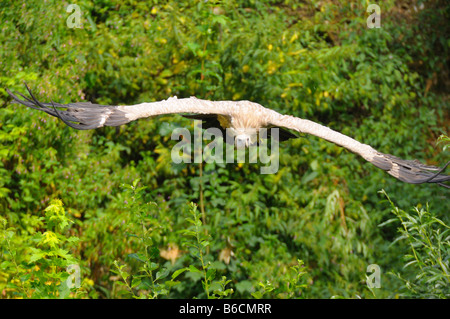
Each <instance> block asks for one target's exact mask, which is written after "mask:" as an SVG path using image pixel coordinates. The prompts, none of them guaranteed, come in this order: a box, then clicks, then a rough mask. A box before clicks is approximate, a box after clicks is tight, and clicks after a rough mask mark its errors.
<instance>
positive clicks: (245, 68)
mask: <svg viewBox="0 0 450 319" xmlns="http://www.w3.org/2000/svg"><path fill="white" fill-rule="evenodd" d="M248 70H250V67H249V66H248V65H247V64H246V65H244V66H243V67H242V72H244V73H247V72H248Z"/></svg>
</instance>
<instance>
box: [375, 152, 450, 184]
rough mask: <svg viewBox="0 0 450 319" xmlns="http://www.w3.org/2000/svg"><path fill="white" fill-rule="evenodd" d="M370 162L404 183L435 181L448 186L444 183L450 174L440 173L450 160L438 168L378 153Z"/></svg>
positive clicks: (449, 178) (448, 179) (449, 163)
mask: <svg viewBox="0 0 450 319" xmlns="http://www.w3.org/2000/svg"><path fill="white" fill-rule="evenodd" d="M371 163H372V164H374V165H375V166H376V167H378V168H381V169H383V170H385V171H386V172H387V173H388V174H390V175H392V176H394V177H395V178H397V179H399V180H401V181H403V182H406V183H410V184H423V183H436V184H438V185H440V186H443V187H446V188H450V187H449V186H448V185H446V184H444V183H445V182H448V181H450V176H449V175H444V174H442V172H444V171H445V169H446V168H447V167H448V166H449V165H450V161H449V162H448V163H447V164H446V165H444V167H442V168H439V167H436V166H431V165H425V164H422V163H420V162H419V161H417V160H403V159H401V158H398V157H396V156H393V155H390V154H383V153H378V154H377V155H376V156H374V158H373V159H372V160H371Z"/></svg>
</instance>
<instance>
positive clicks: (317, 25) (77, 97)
mask: <svg viewBox="0 0 450 319" xmlns="http://www.w3.org/2000/svg"><path fill="white" fill-rule="evenodd" d="M421 3H423V4H424V9H420V7H421V6H420V4H421ZM77 4H78V5H79V6H80V9H81V13H82V15H81V28H69V27H68V26H67V24H66V22H67V19H68V17H69V16H70V14H71V13H68V12H66V10H65V9H66V7H67V5H68V3H67V2H60V1H38V0H30V1H16V2H14V3H11V4H8V5H0V15H1V17H2V20H1V24H0V42H1V43H2V50H0V216H1V218H2V221H5V222H2V225H3V226H2V227H3V228H2V229H3V230H2V237H1V238H2V239H1V240H2V244H1V245H2V246H1V249H2V251H1V259H0V265H2V268H1V269H0V293H1V294H0V295H1V296H2V298H17V297H39V296H41V297H61V294H60V291H59V290H58V289H59V288H57V287H60V286H58V285H57V283H58V282H64V278H66V276H68V274H67V273H66V272H65V268H64V267H66V265H67V264H69V263H70V262H72V261H71V259H70V257H69V256H72V257H73V258H75V259H76V260H77V262H79V265H80V268H81V273H82V275H83V278H84V279H83V280H82V288H80V289H82V290H83V291H85V292H86V293H85V294H84V295H81V291H80V290H77V291H73V290H71V292H70V293H69V294H68V295H67V296H69V297H70V296H73V297H80V296H83V297H89V298H97V297H103V298H119V297H139V298H141V297H142V298H143V297H145V298H156V297H158V298H206V297H208V296H209V297H217V298H219V297H222V298H230V297H232V298H251V297H262V298H294V297H301V298H303V297H311V298H329V297H331V296H341V297H344V298H352V297H355V296H359V297H361V298H372V297H374V296H375V297H377V298H383V297H390V296H392V295H395V294H396V293H398V292H399V291H400V290H401V289H403V288H402V287H403V286H404V285H403V283H402V282H401V281H400V282H399V281H398V280H396V279H395V277H390V278H385V277H383V288H382V289H378V290H376V289H375V290H374V294H375V295H374V294H373V293H372V292H371V291H369V290H368V289H367V288H366V286H365V285H364V284H362V282H364V278H365V275H366V268H367V265H369V264H372V263H377V264H378V265H380V267H381V269H383V270H387V269H389V270H390V271H392V272H393V273H400V272H401V276H402V278H407V280H409V281H410V282H411V283H415V284H416V285H419V286H421V285H422V281H416V279H414V278H415V276H416V275H417V274H420V273H421V272H420V271H419V272H417V269H416V268H414V267H415V265H411V266H409V267H407V268H405V269H404V268H403V262H402V261H401V260H399V259H398V256H399V254H403V252H404V250H405V249H407V248H408V247H409V246H408V244H407V242H406V241H404V240H400V241H397V242H396V245H394V246H392V245H391V242H392V241H394V240H395V238H396V237H397V228H396V227H394V224H393V223H390V224H386V225H385V226H384V227H381V228H380V227H376V225H379V224H382V223H383V222H385V221H386V220H388V219H390V217H389V216H390V213H389V208H387V207H386V205H384V204H383V203H382V202H380V195H379V194H378V193H377V192H378V191H379V190H380V189H381V188H384V189H385V190H386V192H387V193H389V194H390V196H391V198H392V200H393V202H395V203H396V204H397V205H398V206H399V207H412V206H416V205H417V203H429V207H430V210H431V211H433V213H434V214H435V217H436V218H439V219H440V220H442V222H443V223H445V224H446V225H448V224H449V216H448V211H449V208H450V206H449V201H448V194H447V193H446V190H445V189H440V188H438V187H434V185H405V184H404V183H401V182H399V181H397V180H395V179H393V178H392V177H390V176H388V175H387V174H385V173H384V172H382V171H381V170H378V169H376V168H374V167H373V166H371V165H370V164H367V163H365V162H364V161H363V160H361V159H359V158H357V157H355V156H354V154H351V153H349V152H347V151H345V150H343V149H341V148H339V147H337V146H335V145H333V144H330V143H327V142H325V141H323V140H319V139H317V138H314V137H310V136H305V137H302V138H300V139H296V140H293V141H289V142H287V143H285V144H283V145H282V146H281V148H280V170H279V171H278V172H277V173H276V174H271V175H261V174H260V173H259V172H260V167H259V166H260V164H244V165H241V164H217V163H210V164H208V163H204V164H202V165H201V166H200V165H198V164H181V165H174V164H172V163H171V159H170V151H171V148H172V146H173V145H174V144H175V141H171V139H170V132H171V131H172V130H173V129H174V128H176V127H187V128H189V129H192V125H191V122H189V121H188V120H186V119H183V118H181V117H179V116H175V117H174V116H163V117H159V118H158V119H149V120H140V121H137V122H133V123H130V124H128V125H126V126H122V127H117V128H112V127H106V128H101V129H98V130H94V131H75V130H72V129H70V128H68V127H66V126H64V125H63V124H62V123H61V122H60V121H58V120H57V119H56V118H52V117H50V116H47V114H41V113H39V112H36V111H35V110H31V109H26V108H25V107H22V106H19V105H15V104H11V103H10V98H9V97H8V95H7V94H6V92H5V91H4V88H9V89H11V90H13V91H19V92H23V91H24V86H23V82H27V83H28V85H29V86H30V87H31V88H32V89H33V91H34V92H35V93H36V96H37V97H38V98H39V99H41V100H43V101H50V100H53V101H55V102H61V103H67V102H70V101H92V102H93V103H99V104H114V105H118V104H136V103H141V102H145V101H156V100H162V99H167V98H168V97H169V96H173V95H177V96H178V97H189V96H197V97H199V98H205V99H212V100H223V99H227V100H228V99H236V100H237V99H248V100H252V101H255V102H258V103H260V104H262V105H264V106H267V107H269V108H272V109H274V110H277V111H279V112H281V113H283V114H291V115H294V116H299V117H303V118H308V119H311V120H314V121H317V122H320V123H323V124H325V125H327V126H329V127H331V128H333V129H335V130H338V131H340V132H342V133H344V134H347V135H349V136H352V137H354V138H356V139H358V140H360V141H361V142H363V143H367V144H370V145H372V146H373V147H374V148H376V149H379V150H380V151H381V152H385V153H391V154H394V155H396V156H399V157H404V158H408V159H413V158H417V159H419V160H421V161H424V160H425V159H427V160H428V163H429V164H438V163H445V162H447V161H448V159H446V158H447V157H448V147H447V142H446V138H441V139H439V141H440V143H439V145H438V149H437V148H436V143H435V141H436V140H437V139H438V137H439V136H441V135H445V136H448V132H447V131H446V130H447V126H448V125H446V123H448V99H447V97H446V95H445V94H446V90H445V87H446V86H445V84H446V83H447V82H446V81H447V78H448V63H445V62H446V61H447V60H448V56H449V55H448V40H447V37H448V36H447V35H448V34H449V32H448V23H447V21H448V7H449V5H448V3H447V2H445V1H413V2H410V1H408V2H406V1H391V0H390V1H384V2H383V3H382V4H380V5H381V8H382V22H381V24H382V27H381V28H378V29H377V28H375V29H368V28H367V27H366V19H367V17H368V13H367V12H366V6H367V1H357V2H346V3H343V2H342V1H341V2H336V1H320V2H319V1H309V2H308V1H307V2H300V1H287V0H286V1H272V0H265V1H244V2H235V1H230V0H226V1H220V2H217V1H183V2H180V1H162V2H161V1H129V0H127V1H121V2H120V3H119V2H114V3H113V2H111V1H90V0H82V1H77ZM414 6H415V7H416V8H419V9H418V10H417V11H415V10H413V9H411V8H414ZM44 13H45V14H44ZM48 17H51V18H48ZM441 147H442V148H443V150H444V151H443V152H440V150H441ZM138 178H140V179H141V180H140V182H139V183H140V184H142V185H145V188H140V187H139V186H138V184H137V183H136V184H133V181H135V180H136V179H138ZM123 184H125V185H126V184H129V185H131V186H126V187H125V188H122V187H121V185H123ZM54 198H61V199H62V200H63V201H64V203H65V205H66V206H65V207H67V209H65V210H64V215H62V209H63V208H62V207H61V206H60V205H56V206H54V207H53V208H51V209H49V210H48V211H46V212H45V213H46V214H45V216H42V215H41V213H40V212H42V211H44V209H46V208H47V207H48V206H49V204H50V202H51V200H52V199H54ZM190 203H195V204H196V205H197V207H198V210H199V211H195V214H196V215H195V216H197V220H201V225H200V224H198V222H195V220H196V217H195V216H194V215H192V214H194V212H193V210H194V208H193V207H191V206H190ZM52 205H55V204H52ZM57 207H60V208H58V209H56V208H57ZM198 214H200V217H199V216H198ZM47 215H48V217H46V216H47ZM186 216H191V217H190V220H191V222H192V221H194V223H191V222H189V221H187V220H186V218H185V217H186ZM70 221H72V222H70ZM197 224H198V225H197ZM436 226H437V225H436ZM409 232H411V236H412V234H413V233H414V231H413V229H411V230H410V231H409ZM441 233H442V231H441ZM44 234H46V235H44ZM189 234H190V235H189ZM194 234H196V235H195V236H193V235H194ZM64 238H65V239H64ZM70 238H78V239H79V240H78V242H76V241H75V240H74V239H70ZM69 239H70V240H69ZM188 239H189V240H188ZM44 241H46V242H45V243H44ZM185 242H188V243H190V244H188V246H185V244H184V243H185ZM39 243H40V244H39ZM433 245H434V244H433ZM415 249H416V250H417V248H416V247H415ZM57 251H59V252H60V255H58V254H57V253H56V252H57ZM68 251H69V253H65V254H63V253H62V252H68ZM436 251H438V250H436ZM33 253H34V254H35V258H38V257H39V256H40V255H39V254H50V253H51V254H53V255H45V257H44V258H39V259H36V260H35V261H34V262H33V263H31V264H28V259H27V258H30V256H32V255H33ZM42 256H44V255H42ZM64 256H65V257H64ZM298 260H301V261H303V262H304V265H305V268H304V269H303V268H298V269H297V270H295V271H294V270H293V268H292V267H299V264H298ZM421 260H422V261H423V259H421ZM442 260H445V258H443V259H442ZM417 264H419V263H417ZM35 265H37V266H38V267H40V268H39V270H36V269H37V268H36V269H34V268H33V267H34V266H35ZM51 267H56V268H51ZM155 267H156V268H155ZM419 268H420V267H419ZM195 269H196V270H198V271H196V270H195ZM302 269H303V270H304V271H306V272H307V275H302V276H301V277H298V276H299V274H300V273H302V272H303V270H302ZM433 269H434V268H433ZM113 271H116V273H113ZM34 272H41V273H42V274H40V275H39V276H41V277H40V278H42V280H46V279H49V280H46V281H40V280H35V278H37V277H34V275H33V274H34ZM208 272H209V273H208ZM47 274H51V276H53V277H52V278H50V275H47ZM63 274H64V275H63ZM174 275H176V276H175V277H174V278H173V276H174ZM24 276H25V277H24ZM27 276H29V277H27ZM425 277H426V276H425ZM427 278H428V277H427ZM50 279H52V280H50ZM419 279H420V278H419ZM293 280H294V281H293ZM295 280H296V281H295ZM47 281H52V282H53V283H54V284H52V285H45V282H47ZM32 282H33V284H35V285H38V286H39V287H40V288H39V289H41V290H39V291H40V292H37V290H34V288H33V287H32V286H31V283H32ZM119 282H120V283H122V284H123V285H122V284H120V283H119ZM288 283H289V285H288ZM304 284H306V285H307V287H302V285H304ZM411 285H412V284H411ZM38 286H36V287H38ZM44 286H45V287H44ZM425 286H426V285H425ZM425 286H424V287H425ZM426 287H428V286H426ZM230 289H232V290H233V292H232V293H231V290H230ZM415 289H416V288H415ZM416 291H418V290H416ZM300 292H301V294H299V293H300ZM402 293H403V292H402ZM434 293H435V294H436V295H438V296H441V295H439V294H438V292H437V291H435V292H434ZM38 294H41V295H38ZM425 295H426V293H424V294H423V296H425Z"/></svg>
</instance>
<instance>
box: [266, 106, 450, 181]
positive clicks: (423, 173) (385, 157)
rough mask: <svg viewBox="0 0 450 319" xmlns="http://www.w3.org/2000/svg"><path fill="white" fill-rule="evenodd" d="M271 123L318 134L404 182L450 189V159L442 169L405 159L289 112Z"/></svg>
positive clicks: (274, 114)
mask: <svg viewBox="0 0 450 319" xmlns="http://www.w3.org/2000/svg"><path fill="white" fill-rule="evenodd" d="M269 123H270V124H272V125H276V126H280V127H286V128H288V129H291V130H295V131H298V132H301V133H306V134H311V135H315V136H317V137H320V138H323V139H325V140H327V141H329V142H332V143H335V144H337V145H339V146H342V147H344V148H346V149H348V150H349V151H351V152H353V153H355V154H358V155H360V156H362V157H363V158H364V159H365V160H367V161H368V162H370V163H372V164H373V165H375V166H376V167H378V168H381V169H383V170H385V171H386V172H387V173H388V174H390V175H392V176H394V177H395V178H397V179H399V180H401V181H403V182H406V183H410V184H422V183H437V184H439V185H441V186H444V187H446V188H450V186H448V185H446V184H444V182H447V181H450V176H448V175H444V174H441V173H442V172H443V171H444V170H445V169H446V167H447V166H448V165H449V164H450V162H448V163H447V164H446V165H445V166H444V167H443V168H439V167H436V166H431V165H425V164H422V163H420V162H419V161H417V160H403V159H401V158H398V157H396V156H393V155H390V154H384V153H381V152H378V151H377V150H375V149H374V148H372V147H371V146H370V145H367V144H363V143H360V142H358V141H357V140H355V139H353V138H351V137H349V136H347V135H344V134H341V133H339V132H336V131H334V130H332V129H330V128H328V127H326V126H323V125H320V124H318V123H315V122H313V121H310V120H305V119H301V118H298V117H294V116H290V115H281V114H279V113H276V112H273V113H272V114H271V116H270V120H269Z"/></svg>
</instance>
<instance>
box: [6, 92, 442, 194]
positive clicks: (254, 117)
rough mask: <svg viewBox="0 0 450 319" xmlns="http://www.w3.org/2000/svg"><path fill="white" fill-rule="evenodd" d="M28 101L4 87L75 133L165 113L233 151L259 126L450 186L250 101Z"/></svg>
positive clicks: (429, 169)
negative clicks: (211, 130)
mask: <svg viewBox="0 0 450 319" xmlns="http://www.w3.org/2000/svg"><path fill="white" fill-rule="evenodd" d="M26 89H27V91H28V93H29V97H27V96H25V95H24V94H21V93H18V94H19V95H20V96H21V97H22V98H23V99H20V98H19V97H18V96H17V95H15V94H13V93H12V92H11V91H10V90H8V89H6V91H7V92H8V94H9V95H10V96H11V97H12V98H13V99H14V101H13V102H14V103H20V104H23V105H25V106H28V107H30V108H32V109H36V110H39V111H44V112H46V113H48V114H50V115H52V116H55V117H57V118H59V119H61V120H62V121H63V122H64V123H65V124H67V125H68V126H70V127H72V128H74V129H78V130H89V129H96V128H99V127H102V126H119V125H123V124H126V123H129V122H131V121H135V120H138V119H141V118H147V117H153V116H157V115H164V114H181V115H183V116H186V117H188V118H191V119H198V120H203V123H205V124H206V127H217V128H219V129H220V130H222V131H223V130H224V129H226V130H227V134H231V136H232V137H233V138H234V143H235V145H236V147H248V146H249V145H253V144H254V143H256V142H257V141H258V139H259V137H258V136H255V132H258V130H259V129H261V128H274V127H275V128H279V129H280V134H279V141H284V140H287V139H290V138H294V137H297V136H296V135H294V134H293V133H292V132H291V131H295V132H299V133H304V134H310V135H314V136H317V137H319V138H322V139H325V140H327V141H329V142H332V143H335V144H337V145H339V146H341V147H344V148H346V149H347V150H349V151H350V152H353V153H355V154H357V155H359V156H361V157H362V158H364V159H365V160H366V161H368V162H370V163H372V164H373V165H375V166H376V167H378V168H380V169H382V170H384V171H386V172H387V173H388V174H390V175H391V176H393V177H395V178H396V179H399V180H400V181H402V182H406V183H410V184H421V183H436V184H439V185H441V186H443V187H446V188H450V186H449V185H447V184H445V182H447V181H450V176H449V175H444V174H442V172H443V171H444V170H445V169H446V167H447V166H448V165H449V164H450V161H449V162H448V163H447V164H446V165H445V166H444V167H443V168H439V167H436V166H431V165H425V164H422V163H420V162H419V161H417V160H403V159H400V158H398V157H396V156H394V155H390V154H384V153H381V152H379V151H377V150H376V149H374V148H372V147H371V146H370V145H367V144H363V143H360V142H358V141H356V140H355V139H353V138H351V137H349V136H346V135H344V134H341V133H339V132H337V131H334V130H332V129H330V128H328V127H326V126H323V125H321V124H318V123H315V122H313V121H310V120H307V119H301V118H298V117H294V116H291V115H283V114H280V113H278V112H276V111H274V110H271V109H269V108H266V107H263V106H262V105H260V104H258V103H255V102H250V101H208V100H202V99H198V98H195V97H190V98H180V99H178V98H177V97H176V96H175V97H170V98H168V99H167V100H163V101H158V102H149V103H141V104H135V105H115V106H111V105H99V104H92V103H90V102H76V103H68V104H60V103H54V102H51V103H41V102H39V101H38V100H37V99H36V98H35V96H34V95H33V94H32V92H31V90H30V89H29V88H28V86H26Z"/></svg>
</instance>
